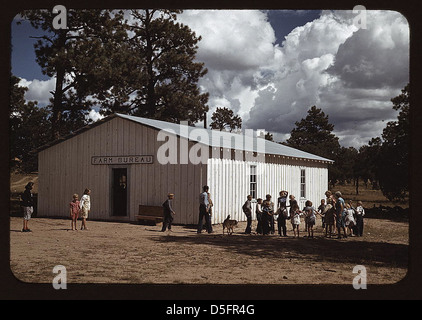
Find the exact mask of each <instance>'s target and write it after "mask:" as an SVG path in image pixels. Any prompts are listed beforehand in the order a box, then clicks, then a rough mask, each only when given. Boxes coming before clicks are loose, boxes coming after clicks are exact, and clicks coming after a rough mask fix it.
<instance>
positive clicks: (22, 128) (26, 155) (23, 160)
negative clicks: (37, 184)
mask: <svg viewBox="0 0 422 320" xmlns="http://www.w3.org/2000/svg"><path fill="white" fill-rule="evenodd" d="M19 82H20V79H19V78H18V77H16V76H13V75H12V76H11V78H10V92H11V94H10V168H11V169H12V170H14V169H19V170H22V171H24V172H32V171H34V170H36V169H37V156H36V154H34V151H35V149H36V148H38V147H40V146H41V145H43V144H45V143H47V142H48V141H49V138H50V122H49V120H48V112H47V110H46V109H43V108H38V107H37V102H36V101H29V102H26V101H25V98H24V95H25V92H26V91H27V90H28V88H26V87H22V86H20V85H19Z"/></svg>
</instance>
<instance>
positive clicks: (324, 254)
mask: <svg viewBox="0 0 422 320" xmlns="http://www.w3.org/2000/svg"><path fill="white" fill-rule="evenodd" d="M151 240H153V241H157V242H162V243H169V242H171V243H174V244H180V245H181V246H183V245H198V246H199V245H207V246H211V247H212V246H216V247H220V248H223V249H224V250H226V251H227V252H228V253H233V254H240V255H246V256H250V257H251V258H274V257H276V258H281V259H290V260H297V259H298V258H299V259H302V260H303V261H306V260H308V261H311V262H316V263H318V262H321V263H353V264H355V265H356V264H363V265H366V266H370V265H373V266H376V267H394V268H407V266H408V245H405V244H395V243H386V242H370V241H366V240H364V239H362V238H353V237H349V238H347V239H341V240H337V239H333V238H331V239H329V238H324V237H315V238H313V239H308V238H303V237H301V238H293V237H287V238H282V237H278V236H261V235H244V234H233V235H231V236H227V235H226V236H223V235H221V234H215V235H214V234H200V235H194V236H174V235H171V234H170V235H163V236H160V237H154V238H151ZM193 250H194V249H193ZM198 250H200V249H198Z"/></svg>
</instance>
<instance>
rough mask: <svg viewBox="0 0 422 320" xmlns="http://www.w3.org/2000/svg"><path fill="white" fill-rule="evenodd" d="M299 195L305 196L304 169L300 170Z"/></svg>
mask: <svg viewBox="0 0 422 320" xmlns="http://www.w3.org/2000/svg"><path fill="white" fill-rule="evenodd" d="M300 197H301V198H306V178H305V169H301V170H300Z"/></svg>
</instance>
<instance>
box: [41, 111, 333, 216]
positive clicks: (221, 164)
mask: <svg viewBox="0 0 422 320" xmlns="http://www.w3.org/2000/svg"><path fill="white" fill-rule="evenodd" d="M249 137H250V136H247V135H246V134H234V133H228V132H220V131H216V130H209V129H203V128H195V127H189V126H187V125H184V124H175V123H168V122H164V121H158V120H151V119H145V118H139V117H134V116H127V115H122V114H114V115H112V116H109V117H107V118H105V119H102V120H100V121H97V122H95V123H94V124H91V125H89V126H87V127H84V128H82V129H81V130H79V131H77V132H75V133H74V134H72V135H70V136H68V137H65V138H63V139H62V140H59V141H55V142H53V143H51V144H50V145H47V146H44V147H43V148H41V149H40V150H39V153H38V169H39V176H38V181H39V187H38V189H39V191H38V216H57V217H67V216H68V210H69V209H68V208H69V202H70V201H71V200H72V195H73V194H74V193H78V194H79V196H82V193H83V191H84V189H85V188H89V189H91V213H90V215H89V219H92V220H111V221H134V220H135V216H136V215H137V214H138V207H139V205H141V204H142V205H154V206H161V204H162V203H163V202H164V200H165V199H166V197H167V194H168V193H170V192H171V193H174V194H175V200H174V207H175V208H174V209H175V211H176V215H175V217H174V218H175V220H174V223H178V224H196V223H197V222H198V216H199V209H198V208H199V194H200V192H201V191H202V186H204V185H208V186H209V187H210V193H211V198H212V200H213V203H214V208H213V216H212V223H214V224H215V223H221V222H222V221H223V220H224V219H225V218H226V216H227V215H228V214H230V216H231V217H232V218H233V219H237V220H239V221H243V220H246V219H245V218H246V217H245V216H244V214H243V212H242V209H241V208H242V205H243V203H244V202H245V201H246V197H247V195H248V194H251V195H252V196H253V198H255V199H256V198H263V199H265V195H266V194H271V195H272V198H273V201H274V202H276V201H277V197H278V194H279V191H280V190H287V191H288V192H289V194H293V195H294V196H295V197H296V199H297V200H298V202H299V204H300V206H301V207H303V206H304V203H305V201H306V200H311V201H312V202H313V203H314V205H315V206H318V205H319V202H320V200H321V199H323V198H324V197H325V196H324V192H325V191H326V190H327V188H328V165H329V164H330V163H331V162H332V161H331V160H328V159H325V158H321V157H319V156H316V155H313V154H309V153H306V152H302V151H300V150H297V149H293V148H290V147H287V146H284V145H281V144H278V143H274V142H270V141H267V140H264V139H262V138H255V139H252V138H249ZM242 139H243V140H242ZM248 139H249V140H248ZM242 141H243V142H242ZM247 141H249V142H250V141H252V142H253V143H252V145H251V143H246V142H247ZM186 150H187V151H186ZM198 160H200V161H198Z"/></svg>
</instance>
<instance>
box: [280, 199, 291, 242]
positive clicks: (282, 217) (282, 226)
mask: <svg viewBox="0 0 422 320" xmlns="http://www.w3.org/2000/svg"><path fill="white" fill-rule="evenodd" d="M287 195H288V192H287V191H280V197H278V199H277V206H278V209H279V211H278V218H277V228H278V234H279V235H280V236H283V237H286V236H287V228H286V219H287V218H288V217H289V215H288V211H287ZM282 231H283V233H282Z"/></svg>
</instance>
